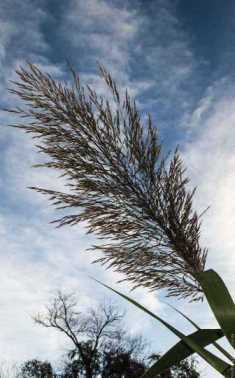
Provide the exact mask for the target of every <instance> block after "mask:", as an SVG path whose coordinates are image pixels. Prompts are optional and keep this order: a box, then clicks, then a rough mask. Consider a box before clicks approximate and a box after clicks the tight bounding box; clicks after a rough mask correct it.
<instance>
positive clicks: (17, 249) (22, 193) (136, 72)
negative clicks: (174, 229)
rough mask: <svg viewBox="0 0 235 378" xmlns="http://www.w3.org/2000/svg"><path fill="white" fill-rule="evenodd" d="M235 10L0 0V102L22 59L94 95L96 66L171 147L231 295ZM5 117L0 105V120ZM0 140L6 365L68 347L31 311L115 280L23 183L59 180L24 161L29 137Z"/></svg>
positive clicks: (214, 1) (195, 313) (230, 5)
mask: <svg viewBox="0 0 235 378" xmlns="http://www.w3.org/2000/svg"><path fill="white" fill-rule="evenodd" d="M234 16H235V4H234V2H233V1H230V0H228V1H226V2H221V1H218V0H207V1H206V2H205V1H203V0H197V1H196V2H195V1H192V0H181V1H180V0H178V1H174V0H172V1H170V0H169V1H168V0H155V1H147V0H145V1H144V0H142V1H141V0H138V1H137V0H132V1H125V0H117V1H112V0H110V1H109V0H86V1H82V0H66V1H63V0H60V1H55V0H49V1H46V0H41V1H39V0H38V1H33V0H24V1H23V2H18V1H16V0H3V1H2V2H1V4H0V65H1V70H0V91H1V97H0V104H1V106H12V105H14V104H15V103H16V99H15V98H14V97H12V96H11V95H10V94H9V93H8V92H7V91H6V88H7V87H8V86H9V82H8V80H9V79H14V78H15V74H14V71H15V69H16V68H17V67H18V66H19V65H24V64H25V62H26V61H27V60H29V61H31V62H33V63H36V64H38V65H39V66H40V67H41V68H42V69H44V70H45V71H47V72H49V73H51V74H52V75H53V76H54V77H55V78H57V79H59V80H69V77H68V76H67V67H66V59H67V58H68V59H69V60H70V61H71V63H72V64H73V65H74V67H75V69H76V70H77V71H78V72H79V73H80V76H81V80H82V81H83V82H84V83H89V84H91V85H93V86H94V87H95V88H96V89H97V90H98V91H100V92H102V93H103V92H104V90H105V89H104V86H103V84H102V82H101V81H100V79H99V77H98V76H97V61H99V62H101V63H103V64H104V65H105V66H106V68H107V69H108V70H109V71H110V72H111V73H112V74H113V76H114V77H115V78H116V79H117V81H118V83H119V84H120V85H121V86H122V87H127V88H128V89H129V91H130V93H131V94H132V95H133V96H135V97H136V99H137V101H138V106H139V109H140V110H141V112H142V113H143V114H146V112H150V113H151V114H152V117H153V119H154V121H155V123H156V126H157V127H158V129H159V131H160V136H161V139H162V141H163V143H164V148H165V150H166V151H169V150H170V149H173V148H174V147H175V146H176V145H179V146H180V150H181V152H182V156H183V158H184V161H185V163H186V166H187V172H188V175H189V176H190V177H191V185H192V186H194V185H197V186H198V191H197V194H196V198H195V208H196V209H197V210H198V211H199V212H200V211H201V210H203V209H204V208H205V207H207V206H208V205H210V206H211V207H210V210H209V211H208V212H207V214H206V215H205V217H204V222H203V226H202V244H203V245H205V246H207V247H209V258H208V263H207V267H213V268H214V269H216V270H217V271H218V272H219V273H221V274H222V275H224V277H225V281H226V283H227V284H228V286H229V288H230V290H231V292H232V293H234V292H235V280H234V267H235V241H234V226H235V215H234V214H235V198H234V184H235V175H234V172H235V106H234V105H235V75H234V72H235V70H234V69H235V47H234V46H235V44H234V31H235V30H234V29H235V26H234ZM11 121H12V117H10V116H9V115H7V114H6V113H4V112H0V122H1V124H2V125H6V124H8V123H9V122H11ZM0 147H1V162H0V190H1V197H0V235H1V250H0V287H1V290H0V303H1V309H0V324H1V325H2V327H1V339H0V355H1V356H4V359H5V360H10V361H11V360H23V359H28V358H33V357H38V358H41V359H50V360H55V359H57V358H59V357H60V355H61V354H62V353H63V352H64V351H65V348H66V347H68V344H66V340H65V339H64V338H63V337H61V336H59V335H57V334H55V333H54V332H49V331H48V330H44V329H41V328H38V327H37V326H35V325H34V324H33V322H32V320H31V318H30V315H32V314H34V313H35V312H37V311H39V310H41V309H42V308H43V305H44V304H45V303H46V302H47V301H48V299H49V298H50V295H51V294H52V293H53V291H54V290H56V289H64V290H67V291H69V290H75V291H76V292H77V293H78V297H79V303H80V306H81V307H82V308H85V307H86V306H88V305H90V304H92V303H96V302H99V301H100V300H102V298H103V297H104V296H106V297H107V296H110V295H109V293H107V292H106V291H104V290H103V289H101V288H97V286H96V285H95V284H94V283H93V282H91V281H90V279H89V278H88V276H89V275H93V276H95V277H97V278H99V279H101V280H103V281H105V282H107V283H109V284H111V285H113V286H115V285H116V281H117V279H118V278H119V275H118V274H117V273H114V272H111V271H104V269H103V268H102V267H100V266H94V265H91V261H92V256H91V255H90V254H89V253H86V252H85V249H86V248H87V247H89V246H90V244H91V242H92V241H93V240H94V238H93V237H88V236H86V234H85V229H84V228H83V227H82V226H79V227H76V228H75V227H74V228H64V229H60V230H57V229H55V228H54V227H53V226H52V225H50V224H49V221H50V220H52V219H54V218H55V217H56V214H55V212H54V210H53V208H52V207H49V206H48V203H47V202H46V200H45V199H44V198H41V197H40V195H38V194H36V193H34V192H31V191H30V190H28V189H27V186H30V185H36V184H38V185H40V186H44V187H49V188H58V187H60V186H61V185H62V183H61V182H60V181H58V180H57V179H56V177H55V174H54V172H50V171H45V170H35V169H34V170H33V169H32V168H31V165H32V164H33V163H35V162H37V161H38V156H37V154H36V153H35V149H34V148H33V144H32V141H31V140H30V138H28V137H27V136H25V135H22V134H21V133H20V132H19V131H17V130H14V129H10V128H7V127H2V128H1V133H0ZM120 287H121V288H122V289H123V290H127V291H128V289H129V287H128V286H127V285H121V286H120ZM234 294H235V293H234ZM132 295H133V296H135V298H137V300H139V301H141V302H142V303H143V304H146V305H148V306H149V307H151V309H153V310H154V311H157V312H158V314H159V315H161V316H163V317H165V318H168V319H171V322H172V323H173V324H175V325H177V326H178V327H180V328H181V330H183V331H185V332H187V331H189V330H190V328H189V327H188V325H187V324H186V323H185V322H184V321H183V320H181V319H179V318H178V316H176V314H174V313H173V312H172V311H171V310H169V309H168V308H167V307H166V306H165V305H164V303H162V301H163V300H164V295H163V294H162V293H149V292H147V291H146V290H144V289H138V290H137V291H136V292H134V293H133V294H132ZM112 298H113V297H112ZM113 300H116V298H113ZM169 302H171V303H174V304H175V301H173V300H171V301H170V300H169ZM118 303H119V305H120V306H122V307H125V308H126V310H127V318H126V322H127V325H128V327H129V328H130V329H131V331H132V332H133V333H138V332H140V331H143V328H144V333H145V335H146V337H147V338H149V340H150V341H151V343H152V348H153V349H154V350H156V351H161V352H163V351H164V350H166V349H167V348H168V347H169V346H170V345H172V343H173V342H175V341H176V339H175V338H174V336H172V335H170V334H169V333H168V331H167V330H165V329H163V328H162V327H161V326H160V325H159V324H153V322H152V321H150V320H149V319H148V318H146V317H145V316H143V315H142V314H141V313H139V312H138V311H136V310H135V309H132V308H130V307H129V306H125V304H124V303H122V302H119V301H118ZM177 306H178V307H179V308H181V309H182V308H183V309H184V310H185V311H187V313H188V314H189V315H191V316H192V317H193V318H194V319H195V320H197V321H198V322H199V323H200V324H201V325H202V326H208V327H209V326H216V323H215V321H214V320H213V318H212V317H211V315H210V313H209V312H208V307H207V304H206V303H204V304H202V305H200V304H194V305H191V304H190V305H189V304H188V303H187V302H183V301H181V302H177ZM143 324H145V327H143ZM153 330H154V332H153ZM32 340H33V341H32ZM201 371H202V376H204V377H212V376H213V377H216V376H217V375H216V373H214V372H213V371H212V370H211V369H209V368H207V367H206V366H205V365H204V364H203V363H201Z"/></svg>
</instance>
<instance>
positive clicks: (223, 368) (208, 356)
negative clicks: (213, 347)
mask: <svg viewBox="0 0 235 378" xmlns="http://www.w3.org/2000/svg"><path fill="white" fill-rule="evenodd" d="M94 280H95V281H96V282H98V283H99V284H101V285H102V286H104V287H106V288H107V289H109V290H111V291H113V292H114V293H116V294H118V295H119V296H121V297H122V298H124V299H126V300H127V301H128V302H130V303H132V304H133V305H135V306H136V307H138V308H139V309H141V310H142V311H144V312H146V313H147V314H149V315H150V316H152V317H153V318H154V319H156V320H158V321H159V322H160V323H162V324H163V325H165V327H166V328H168V329H169V330H170V331H171V332H173V333H174V334H175V335H176V336H178V337H179V338H180V339H181V340H182V341H184V343H185V344H186V345H187V346H188V347H189V348H190V349H192V350H193V351H194V352H197V353H198V354H199V355H200V356H201V357H202V358H203V359H204V360H205V361H207V362H208V363H209V364H210V365H211V366H212V367H214V369H215V370H217V371H218V372H219V373H221V374H222V375H223V376H224V377H228V378H229V377H230V369H231V367H232V366H231V365H229V364H228V363H227V362H225V361H223V360H221V359H220V358H219V357H217V356H215V355H213V354H212V353H211V352H209V351H207V350H205V349H203V347H201V346H200V345H199V344H198V343H197V342H196V341H195V340H193V339H192V338H191V337H190V336H185V335H184V334H183V333H181V332H180V331H178V330H177V329H176V328H174V327H173V326H172V325H170V324H169V323H167V322H166V321H165V320H163V319H161V318H160V317H159V316H157V315H155V314H154V313H153V312H151V311H150V310H148V309H147V308H145V307H144V306H143V305H141V304H140V303H138V302H136V301H135V300H134V299H132V298H129V297H128V296H127V295H125V294H122V293H120V292H119V291H117V290H115V289H113V288H111V287H110V286H108V285H105V284H104V283H102V282H100V281H98V280H96V279H94ZM153 378H154V376H153Z"/></svg>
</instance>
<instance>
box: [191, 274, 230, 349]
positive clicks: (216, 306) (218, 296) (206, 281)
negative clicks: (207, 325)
mask: <svg viewBox="0 0 235 378" xmlns="http://www.w3.org/2000/svg"><path fill="white" fill-rule="evenodd" d="M196 277H197V279H198V281H199V283H200V284H201V286H202V289H203V291H204V293H205V295H206V298H207V301H208V303H209V305H210V307H211V309H212V311H213V313H214V315H215V317H216V319H217V321H218V323H219V325H220V327H221V329H222V330H223V332H224V334H225V336H226V337H227V339H228V341H229V343H230V344H231V345H232V346H233V348H235V305H234V302H233V299H232V297H231V295H230V293H229V291H228V289H227V287H226V285H225V283H224V282H223V280H222V278H221V277H220V276H219V275H218V274H217V273H216V272H215V271H214V270H212V269H210V270H207V271H205V272H202V273H197V274H196Z"/></svg>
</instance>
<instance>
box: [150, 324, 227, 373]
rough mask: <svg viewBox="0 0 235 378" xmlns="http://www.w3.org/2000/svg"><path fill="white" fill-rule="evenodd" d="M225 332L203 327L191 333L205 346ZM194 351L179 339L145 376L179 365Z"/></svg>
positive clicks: (191, 336) (197, 341)
mask: <svg viewBox="0 0 235 378" xmlns="http://www.w3.org/2000/svg"><path fill="white" fill-rule="evenodd" d="M223 336H224V335H223V332H222V331H221V330H220V329H201V330H199V331H196V332H194V333H192V334H190V335H189V336H188V337H190V338H191V339H192V340H194V341H195V342H196V343H197V344H199V345H200V346H201V347H205V346H207V345H209V344H211V343H213V342H214V341H216V340H218V339H220V338H221V337H223ZM193 353H194V350H192V349H191V348H190V347H188V346H187V345H186V344H185V342H184V341H182V340H181V341H179V342H178V343H177V344H175V345H174V346H173V347H172V348H171V349H169V351H168V352H166V353H165V354H164V355H163V356H162V357H161V358H160V359H159V360H158V361H157V362H155V363H154V364H153V366H152V367H151V368H150V369H148V370H147V372H146V373H145V374H144V375H143V378H151V377H156V376H157V374H160V373H162V372H163V371H164V370H165V369H167V368H171V367H172V366H173V365H177V364H178V363H180V362H181V361H182V360H184V359H185V358H187V357H189V356H191V355H192V354H193Z"/></svg>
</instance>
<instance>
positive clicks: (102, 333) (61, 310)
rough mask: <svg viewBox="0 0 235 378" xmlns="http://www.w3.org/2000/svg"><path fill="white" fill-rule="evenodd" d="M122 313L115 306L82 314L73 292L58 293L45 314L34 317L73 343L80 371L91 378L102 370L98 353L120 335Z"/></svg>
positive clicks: (104, 306)
mask: <svg viewBox="0 0 235 378" xmlns="http://www.w3.org/2000/svg"><path fill="white" fill-rule="evenodd" d="M121 318H122V315H121V314H120V312H118V311H117V310H116V309H115V307H114V306H112V305H106V304H104V305H101V306H99V307H98V308H96V309H94V308H91V309H89V310H88V311H86V314H85V315H84V314H82V313H80V312H79V311H78V310H77V301H76V299H75V295H74V294H63V293H62V292H58V293H57V295H56V296H55V297H54V298H53V300H52V301H51V303H50V304H49V305H48V306H47V307H46V311H45V313H43V314H38V315H36V316H35V317H34V320H35V322H36V323H37V324H40V325H42V326H43V327H47V328H54V329H56V330H57V331H59V332H62V333H63V334H64V335H66V336H67V337H68V338H69V339H70V340H71V342H72V344H73V348H72V350H71V352H70V357H71V358H72V359H74V358H79V361H80V365H79V366H80V373H83V372H84V374H85V377H86V378H92V377H94V376H95V374H96V373H97V371H98V370H99V354H100V352H101V350H102V348H104V346H105V345H106V344H107V343H108V341H109V340H113V339H115V338H116V337H117V335H118V334H119V331H118V330H117V323H119V321H120V320H121Z"/></svg>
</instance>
